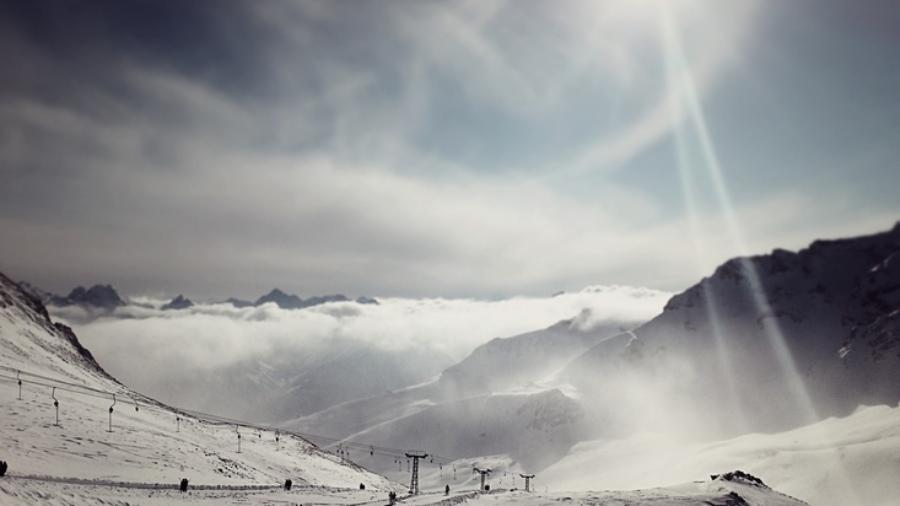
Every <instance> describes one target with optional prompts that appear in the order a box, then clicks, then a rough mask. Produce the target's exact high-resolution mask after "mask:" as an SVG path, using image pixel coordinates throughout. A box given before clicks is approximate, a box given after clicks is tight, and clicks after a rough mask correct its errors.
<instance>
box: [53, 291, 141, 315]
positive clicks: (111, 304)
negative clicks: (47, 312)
mask: <svg viewBox="0 0 900 506" xmlns="http://www.w3.org/2000/svg"><path fill="white" fill-rule="evenodd" d="M45 293H46V292H45ZM48 302H49V303H50V304H52V305H54V306H60V307H65V306H83V307H91V308H99V309H104V310H106V311H112V310H114V309H115V308H117V307H122V306H127V305H128V303H127V302H126V301H125V300H124V299H122V297H120V296H119V293H118V292H117V291H116V289H115V288H113V287H112V285H94V286H92V287H90V288H88V289H85V288H84V287H82V286H78V287H75V288H74V289H73V290H72V291H71V292H70V293H69V295H67V296H65V297H61V296H59V295H50V299H49V301H48Z"/></svg>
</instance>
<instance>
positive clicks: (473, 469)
mask: <svg viewBox="0 0 900 506" xmlns="http://www.w3.org/2000/svg"><path fill="white" fill-rule="evenodd" d="M472 472H474V473H479V474H480V475H481V491H482V492H484V479H485V477H486V476H487V475H489V474H491V470H490V469H478V468H477V467H473V468H472Z"/></svg>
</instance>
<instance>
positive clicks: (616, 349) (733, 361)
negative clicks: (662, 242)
mask: <svg viewBox="0 0 900 506" xmlns="http://www.w3.org/2000/svg"><path fill="white" fill-rule="evenodd" d="M898 252H900V224H898V226H896V227H894V228H893V229H892V230H890V231H887V232H884V233H880V234H875V235H870V236H865V237H857V238H851V239H842V240H834V241H816V242H814V243H813V244H812V245H811V246H810V247H809V248H806V249H803V250H801V251H799V252H797V253H792V252H788V251H784V250H775V251H773V252H772V253H771V254H769V255H759V256H753V257H747V258H737V259H733V260H730V261H728V262H726V263H725V264H723V265H722V266H720V267H719V268H718V269H716V271H715V272H714V273H713V275H712V276H709V277H707V278H704V279H703V280H702V281H701V282H700V283H698V284H697V285H695V286H693V287H691V288H689V289H688V290H686V291H685V292H683V293H681V294H679V295H676V296H675V297H673V298H672V299H671V300H670V301H669V303H668V304H667V305H666V307H665V309H664V311H663V313H662V314H660V315H659V316H658V317H656V318H654V319H653V320H651V321H650V322H648V323H646V324H645V325H643V326H641V327H639V328H637V329H635V330H634V332H633V334H625V335H622V336H619V337H617V338H616V339H612V340H608V341H605V342H603V343H599V344H597V345H596V346H595V347H594V348H592V349H591V350H588V351H587V352H585V353H584V354H583V355H582V356H581V357H579V358H578V359H577V360H575V361H573V362H572V363H571V364H570V365H569V367H568V368H567V370H566V371H565V372H564V373H563V374H562V375H561V378H565V380H566V381H568V382H569V383H571V384H573V385H574V386H575V387H576V388H577V389H578V391H579V392H580V393H581V395H584V396H586V397H588V398H591V399H593V400H594V402H593V405H592V408H591V410H590V411H591V413H589V418H591V419H593V420H594V422H595V425H596V426H597V427H598V428H599V429H600V430H599V432H598V434H604V433H605V434H613V433H622V432H623V431H624V432H631V431H634V430H638V429H640V428H652V429H654V430H662V429H672V430H680V429H687V430H691V429H692V430H694V431H695V432H699V433H703V434H705V435H706V436H707V437H711V436H713V435H716V436H728V435H737V434H742V433H746V432H749V431H780V430H785V429H790V428H793V427H797V426H800V425H805V424H809V423H812V422H816V421H818V420H821V419H823V418H826V417H829V416H846V415H848V414H850V413H852V412H853V411H854V410H855V409H856V408H857V407H858V406H860V405H873V404H887V405H896V404H897V402H898V400H900V326H898V324H900V317H898V314H900V255H898ZM653 413H656V416H653V415H652V414H653ZM659 414H665V417H664V418H660V416H658V415H659Z"/></svg>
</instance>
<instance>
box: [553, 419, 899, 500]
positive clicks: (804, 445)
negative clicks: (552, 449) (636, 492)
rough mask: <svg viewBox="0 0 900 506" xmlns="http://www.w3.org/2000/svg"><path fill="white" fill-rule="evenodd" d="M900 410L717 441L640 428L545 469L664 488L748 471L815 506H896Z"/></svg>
mask: <svg viewBox="0 0 900 506" xmlns="http://www.w3.org/2000/svg"><path fill="white" fill-rule="evenodd" d="M898 455H900V408H898V407H897V406H893V407H889V406H871V407H864V408H860V409H859V410H857V411H856V412H854V413H853V414H851V415H849V416H847V417H844V418H829V419H827V420H824V421H822V422H818V423H816V424H813V425H809V426H805V427H801V428H798V429H794V430H790V431H787V432H783V433H775V434H758V433H757V434H749V435H745V436H741V437H738V438H734V439H729V440H724V441H716V442H713V443H702V442H690V441H686V440H681V439H678V438H675V437H672V436H668V435H662V434H653V433H646V432H645V433H639V434H635V435H632V436H630V437H628V438H625V439H617V440H613V439H603V440H595V441H588V442H584V443H579V444H578V445H576V446H575V448H574V449H573V450H572V452H571V453H570V454H569V455H568V456H567V457H566V458H564V459H562V460H561V461H559V462H558V463H556V464H554V465H553V466H551V467H550V468H548V469H546V470H545V471H544V472H542V473H541V475H540V478H541V480H542V483H546V484H548V485H549V486H550V487H551V488H552V489H554V490H560V489H562V490H597V489H635V488H648V487H662V486H669V485H673V484H677V483H682V482H685V481H688V480H691V479H692V478H694V477H697V476H707V475H709V474H714V473H718V472H719V470H721V469H742V470H744V471H747V472H749V473H751V474H754V475H756V476H759V477H761V478H762V479H763V480H764V481H765V482H766V484H767V485H769V486H771V487H773V488H774V489H776V490H779V491H781V492H784V493H787V494H790V495H791V496H794V497H797V498H800V499H802V500H804V501H807V502H809V503H810V504H813V505H815V506H846V505H856V504H865V505H870V506H891V505H895V504H897V498H898V497H900V480H897V476H900V460H898V458H897V456H898Z"/></svg>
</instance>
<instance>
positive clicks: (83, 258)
mask: <svg viewBox="0 0 900 506" xmlns="http://www.w3.org/2000/svg"><path fill="white" fill-rule="evenodd" d="M898 47H900V6H898V5H897V4H896V3H895V2H892V1H889V0H863V1H855V2H846V1H838V0H821V1H817V2H807V1H790V2H789V1H774V0H770V1H756V0H748V1H745V0H741V1H734V2H722V1H719V0H672V1H667V2H663V1H662V0H627V1H626V0H606V1H602V0H598V1H584V2H580V1H568V0H566V1H562V2H539V1H533V0H524V1H520V2H502V1H482V0H478V1H456V2H435V1H412V0H410V1H398V0H387V1H377V2H376V1H355V2H350V1H328V2H326V1H314V2H290V1H274V0H258V1H233V2H217V1H214V0H194V1H191V2H159V1H146V2H145V1H129V2H111V1H93V2H88V1H75V0H68V1H49V0H34V1H29V2H3V3H2V5H0V61H2V62H3V65H2V69H0V193H2V199H0V238H2V240H0V271H3V272H4V273H5V274H7V275H9V276H11V277H12V278H14V279H17V280H24V281H29V282H30V283H32V284H35V285H37V286H39V287H41V288H44V289H46V290H50V291H54V292H58V293H67V292H68V291H69V290H71V288H73V287H74V286H76V285H93V284H95V283H111V284H113V285H114V286H115V287H116V288H117V289H119V290H120V292H123V293H126V294H130V295H135V294H156V295H159V294H162V295H170V296H171V295H176V294H179V293H184V294H185V295H187V296H189V297H193V298H195V299H206V300H214V299H219V300H221V299H224V298H226V297H230V296H236V297H240V298H245V299H250V300H253V299H255V298H256V297H258V296H259V295H261V294H263V293H266V292H268V291H269V290H270V289H271V288H273V287H279V288H281V289H283V290H285V291H287V292H289V293H296V294H298V295H300V296H301V297H309V296H313V295H322V294H329V293H344V294H346V295H348V296H351V297H355V296H359V295H370V296H382V297H475V298H482V299H487V300H494V299H498V298H503V297H511V296H515V295H540V296H546V295H549V294H551V293H555V292H557V291H560V290H578V289H581V288H582V287H585V286H589V285H616V284H618V285H630V286H644V287H649V288H653V289H659V290H669V291H678V290H683V289H685V288H687V287H688V286H690V285H692V284H694V283H695V282H697V281H698V280H699V279H700V278H701V277H702V276H704V275H708V274H710V273H711V272H712V270H713V269H714V268H715V266H716V265H718V264H720V263H722V262H724V261H725V260H727V259H728V258H731V257H733V256H736V255H742V254H761V253H766V252H769V251H771V250H772V249H773V248H776V247H780V248H786V249H794V250H796V249H799V248H802V247H804V246H806V245H808V244H809V243H810V242H812V241H813V240H815V239H818V238H836V237H844V236H854V235H861V234H867V233H874V232H877V231H881V230H886V229H888V228H890V227H892V226H893V224H894V223H895V222H896V221H897V220H898V219H900V199H897V197H896V189H897V188H900V168H898V167H897V160H898V159H900V142H897V139H898V132H900V97H898V94H897V90H898V89H900V65H898V62H900V52H898V49H897V48H898Z"/></svg>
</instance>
